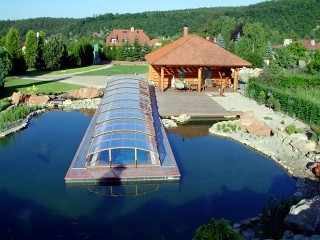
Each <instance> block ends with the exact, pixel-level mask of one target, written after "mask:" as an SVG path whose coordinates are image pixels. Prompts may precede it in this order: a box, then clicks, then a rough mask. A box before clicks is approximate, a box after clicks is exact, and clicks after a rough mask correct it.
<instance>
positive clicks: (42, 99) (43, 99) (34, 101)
mask: <svg viewBox="0 0 320 240" xmlns="http://www.w3.org/2000/svg"><path fill="white" fill-rule="evenodd" d="M49 100H50V98H49V97H48V96H47V95H41V96H37V95H31V96H30V97H29V99H28V101H27V103H28V104H31V105H45V104H47V103H48V102H49Z"/></svg>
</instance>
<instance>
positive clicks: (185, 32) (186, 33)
mask: <svg viewBox="0 0 320 240" xmlns="http://www.w3.org/2000/svg"><path fill="white" fill-rule="evenodd" d="M183 36H184V37H186V36H188V26H187V25H185V26H184V27H183Z"/></svg>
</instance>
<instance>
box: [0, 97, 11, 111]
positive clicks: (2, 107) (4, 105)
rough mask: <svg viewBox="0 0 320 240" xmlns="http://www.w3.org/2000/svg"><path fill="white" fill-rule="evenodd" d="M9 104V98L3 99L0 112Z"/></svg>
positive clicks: (0, 102)
mask: <svg viewBox="0 0 320 240" xmlns="http://www.w3.org/2000/svg"><path fill="white" fill-rule="evenodd" d="M9 106H10V101H9V100H8V99H7V98H5V99H3V100H1V101H0V112H1V111H3V110H5V109H6V108H7V107H9Z"/></svg>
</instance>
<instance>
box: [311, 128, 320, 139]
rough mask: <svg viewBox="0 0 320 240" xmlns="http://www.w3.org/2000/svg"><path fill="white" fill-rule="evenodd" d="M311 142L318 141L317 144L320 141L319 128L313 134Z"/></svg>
mask: <svg viewBox="0 0 320 240" xmlns="http://www.w3.org/2000/svg"><path fill="white" fill-rule="evenodd" d="M311 140H313V141H317V142H318V141H319V140H320V128H319V127H318V129H317V130H316V131H314V132H313V133H312V136H311Z"/></svg>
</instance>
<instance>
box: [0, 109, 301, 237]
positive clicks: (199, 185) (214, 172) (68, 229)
mask: <svg viewBox="0 0 320 240" xmlns="http://www.w3.org/2000/svg"><path fill="white" fill-rule="evenodd" d="M91 118H92V115H89V116H86V115H85V114H83V113H81V112H78V111H72V112H66V111H50V112H47V113H44V114H42V115H41V116H39V117H37V118H34V119H32V121H31V122H30V124H29V126H28V128H27V129H25V130H23V131H20V132H17V133H15V134H13V135H10V136H8V137H6V138H3V139H0V164H1V168H0V196H1V198H0V212H1V218H0V239H155V240H156V239H192V237H193V234H194V231H195V230H196V229H197V228H198V227H199V226H200V225H202V224H205V223H208V222H209V220H210V219H211V218H212V217H214V218H217V219H220V218H225V219H228V220H229V221H230V222H231V224H232V223H235V222H237V221H240V220H242V219H245V218H248V217H253V216H256V215H257V214H258V213H259V212H260V211H261V209H262V207H263V205H264V203H265V202H266V201H267V200H268V199H269V198H270V196H272V195H274V196H276V197H277V198H281V197H286V198H288V197H290V196H291V195H292V193H293V192H294V190H295V182H294V180H293V179H292V178H291V177H289V176H288V175H287V174H286V172H285V171H284V170H283V169H282V168H281V167H279V166H278V165H277V164H275V163H274V162H273V161H272V160H270V159H268V158H266V157H264V156H263V155H261V154H259V153H257V152H255V151H252V150H250V149H248V148H247V147H244V146H243V145H241V144H239V143H237V142H235V141H232V140H228V139H224V138H220V137H215V136H211V135H208V131H207V130H205V129H208V128H209V125H205V124H204V125H198V124H191V125H186V126H182V127H179V130H173V131H172V132H170V131H169V132H168V138H169V141H170V143H171V146H172V149H173V152H174V155H175V157H176V161H177V163H178V166H179V169H180V171H181V174H182V177H181V181H180V183H179V184H162V185H157V184H153V185H139V186H135V185H134V186H128V187H116V186H115V187H110V186H109V187H107V186H96V187H94V186H92V187H66V185H65V183H64V176H65V174H66V172H67V170H68V167H69V165H70V163H71V161H72V159H73V157H74V155H75V152H76V150H77V148H78V146H79V144H80V142H81V140H82V137H83V135H84V133H85V131H86V129H87V127H88V125H89V122H90V120H91ZM200 133H201V134H200Z"/></svg>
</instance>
